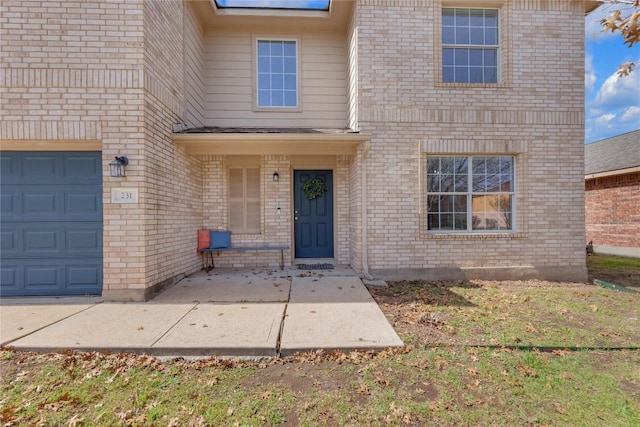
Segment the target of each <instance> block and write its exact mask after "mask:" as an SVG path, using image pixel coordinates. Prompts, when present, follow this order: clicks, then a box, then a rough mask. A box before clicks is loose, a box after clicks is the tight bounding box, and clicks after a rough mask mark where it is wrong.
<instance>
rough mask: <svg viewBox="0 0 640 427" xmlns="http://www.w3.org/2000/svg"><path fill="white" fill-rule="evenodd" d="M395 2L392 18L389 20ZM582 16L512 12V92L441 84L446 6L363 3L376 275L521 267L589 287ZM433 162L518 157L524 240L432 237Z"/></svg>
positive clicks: (508, 29)
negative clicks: (427, 170)
mask: <svg viewBox="0 0 640 427" xmlns="http://www.w3.org/2000/svg"><path fill="white" fill-rule="evenodd" d="M453 3H454V2H449V3H448V4H453ZM385 4H386V5H389V8H388V9H387V13H386V14H385V13H380V9H381V8H382V7H383V5H385ZM582 7H583V5H582V4H581V2H558V1H539V2H530V1H509V2H504V3H503V5H502V7H501V21H500V23H501V31H502V34H503V35H502V38H501V43H502V44H501V49H502V57H503V65H502V72H503V79H502V82H501V84H499V85H497V86H494V87H468V86H467V87H465V85H443V84H441V83H438V82H439V81H440V80H439V79H440V76H439V73H440V72H439V64H440V61H441V60H440V54H439V52H440V47H439V25H440V24H439V21H440V4H439V2H437V1H435V2H431V1H429V2H427V1H413V2H396V1H383V0H375V1H374V0H361V1H360V2H359V5H358V8H357V15H356V19H357V26H358V34H359V36H358V53H359V65H358V70H359V76H360V78H359V83H358V84H359V96H358V99H359V106H358V108H359V124H360V128H361V131H362V132H365V133H368V134H371V135H372V139H371V150H370V152H369V155H368V159H367V160H366V162H367V163H366V167H367V169H368V171H370V173H369V174H368V187H367V193H368V194H367V200H368V206H367V207H366V209H367V216H368V233H367V234H368V242H369V245H368V247H369V253H368V260H369V268H370V269H371V270H372V271H374V272H378V274H381V275H388V276H392V275H398V274H399V273H400V272H399V271H397V269H404V268H406V269H413V270H415V271H416V272H423V270H424V269H434V271H437V272H439V274H449V275H460V274H462V273H460V272H461V271H464V270H466V269H473V270H472V271H473V272H474V274H480V275H481V274H483V273H482V271H487V270H490V269H493V271H494V272H497V271H499V270H500V269H503V270H504V271H505V272H507V273H509V274H511V273H513V270H509V267H521V268H520V270H521V271H527V272H528V274H530V275H539V276H545V277H550V278H563V279H573V280H584V279H586V274H585V273H586V270H585V267H584V213H583V209H582V206H583V192H582V189H581V187H582V185H583V184H582V180H583V176H582V172H581V170H582V169H583V140H584V138H583V105H584V104H583V81H582V73H583V71H582V70H583V66H584V57H583V52H582V50H581V49H577V48H576V44H578V45H580V43H582V40H581V39H580V37H579V36H578V35H579V34H582V26H583V21H582V18H583V16H584V13H583V10H582ZM521 22H527V25H526V26H525V25H520V24H519V23H521ZM558 22H563V23H564V24H563V25H557V23H558ZM532 35H535V37H532ZM505 64H506V65H505ZM429 153H431V154H434V153H438V154H442V153H459V154H474V153H491V154H502V153H505V154H513V155H515V156H516V162H517V171H518V176H517V183H516V185H517V206H518V208H517V213H518V215H517V230H516V231H517V232H516V233H513V234H509V235H472V236H469V235H466V236H462V235H459V236H442V235H438V236H434V235H429V234H427V233H425V232H424V229H423V228H422V227H421V216H422V215H424V212H421V210H422V209H421V204H422V186H421V184H420V183H421V180H422V179H423V177H422V175H421V173H420V172H421V169H420V168H421V167H423V164H422V162H423V161H424V158H425V156H426V155H427V154H429ZM480 269H482V271H481V270H480ZM496 269H498V270H496Z"/></svg>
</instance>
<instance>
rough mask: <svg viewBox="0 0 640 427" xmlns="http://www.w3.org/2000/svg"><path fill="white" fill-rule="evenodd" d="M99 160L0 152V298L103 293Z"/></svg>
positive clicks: (84, 156) (97, 156) (67, 154)
mask: <svg viewBox="0 0 640 427" xmlns="http://www.w3.org/2000/svg"><path fill="white" fill-rule="evenodd" d="M101 159H102V155H101V153H98V152H1V153H0V160H1V162H2V163H1V164H2V171H1V179H2V187H1V188H0V190H1V193H0V194H1V197H0V205H1V211H0V212H1V213H2V215H1V217H0V222H1V225H2V228H1V230H0V239H1V244H0V247H1V248H2V252H1V254H0V257H1V263H0V270H1V271H0V294H1V295H3V296H5V295H7V296H9V295H16V296H17V295H80V294H99V293H100V292H101V290H102V264H103V262H102V166H101V165H102V160H101Z"/></svg>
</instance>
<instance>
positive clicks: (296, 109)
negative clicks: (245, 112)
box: [253, 106, 302, 113]
mask: <svg viewBox="0 0 640 427" xmlns="http://www.w3.org/2000/svg"><path fill="white" fill-rule="evenodd" d="M253 111H254V112H255V113H302V107H258V106H254V107H253Z"/></svg>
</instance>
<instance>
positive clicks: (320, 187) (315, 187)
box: [302, 178, 327, 200]
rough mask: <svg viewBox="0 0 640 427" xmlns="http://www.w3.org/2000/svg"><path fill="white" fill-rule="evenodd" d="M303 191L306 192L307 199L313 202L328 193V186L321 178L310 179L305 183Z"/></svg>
mask: <svg viewBox="0 0 640 427" xmlns="http://www.w3.org/2000/svg"><path fill="white" fill-rule="evenodd" d="M302 191H304V195H305V196H306V197H307V199H309V200H313V199H315V198H316V197H320V196H322V195H323V194H324V193H325V192H326V191H327V186H326V185H325V184H324V181H323V180H321V179H319V178H315V179H308V180H306V181H305V183H304V186H303V187H302Z"/></svg>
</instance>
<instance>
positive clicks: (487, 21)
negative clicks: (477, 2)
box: [484, 9, 498, 27]
mask: <svg viewBox="0 0 640 427" xmlns="http://www.w3.org/2000/svg"><path fill="white" fill-rule="evenodd" d="M484 25H486V26H488V27H497V26H498V11H497V10H496V9H485V10H484Z"/></svg>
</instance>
